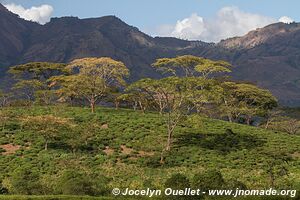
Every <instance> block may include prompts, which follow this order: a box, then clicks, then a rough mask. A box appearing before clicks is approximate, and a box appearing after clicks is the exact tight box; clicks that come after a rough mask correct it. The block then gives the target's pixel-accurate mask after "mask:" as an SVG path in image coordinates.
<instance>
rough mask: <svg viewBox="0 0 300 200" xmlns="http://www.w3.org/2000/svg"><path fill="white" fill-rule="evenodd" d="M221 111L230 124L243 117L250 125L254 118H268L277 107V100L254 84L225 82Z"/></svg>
mask: <svg viewBox="0 0 300 200" xmlns="http://www.w3.org/2000/svg"><path fill="white" fill-rule="evenodd" d="M222 87H223V88H224V90H223V91H224V93H223V98H222V100H223V101H222V105H221V106H220V108H221V110H222V111H223V112H224V113H225V114H226V115H227V117H228V119H229V121H230V122H232V121H233V120H234V119H238V118H239V117H241V116H243V117H244V118H245V120H246V123H247V124H248V125H250V123H251V119H252V118H253V116H255V115H258V116H266V115H267V113H268V112H269V111H270V110H272V109H273V108H275V107H277V105H278V104H277V99H276V98H275V97H274V96H273V95H272V94H271V93H270V92H269V91H268V90H265V89H261V88H258V87H256V86H255V85H252V84H246V83H234V82H224V83H223V84H222Z"/></svg>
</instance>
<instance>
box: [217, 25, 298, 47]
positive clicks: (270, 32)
mask: <svg viewBox="0 0 300 200" xmlns="http://www.w3.org/2000/svg"><path fill="white" fill-rule="evenodd" d="M297 30H300V24H299V23H291V24H285V23H282V22H279V23H275V24H270V25H268V26H266V27H264V28H258V29H256V30H253V31H250V32H249V33H247V34H246V35H245V36H242V37H233V38H229V39H226V40H222V41H221V42H220V43H219V45H220V46H222V47H225V48H240V49H249V48H253V47H255V46H258V45H260V44H263V43H265V42H267V41H268V40H270V39H272V38H274V37H277V36H280V35H284V34H289V33H292V32H294V31H297Z"/></svg>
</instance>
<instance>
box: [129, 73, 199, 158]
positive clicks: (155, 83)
mask: <svg viewBox="0 0 300 200" xmlns="http://www.w3.org/2000/svg"><path fill="white" fill-rule="evenodd" d="M188 82H189V78H179V77H168V78H163V79H160V80H153V79H142V80H140V81H137V82H135V83H133V84H132V85H131V86H129V87H130V88H136V89H137V90H138V91H139V92H140V93H143V94H144V95H145V96H148V98H150V99H151V100H152V101H153V102H154V103H155V104H156V106H155V107H154V108H156V109H157V110H158V111H160V112H161V114H162V116H163V117H164V119H165V123H166V127H167V135H168V138H167V143H166V146H165V149H164V150H165V151H170V150H171V146H172V140H173V134H174V129H175V128H176V126H177V125H178V123H180V121H181V120H182V119H183V118H184V117H185V115H186V114H188V113H189V112H190V111H191V110H192V109H193V106H192V105H191V104H190V102H189V95H188V94H189V91H188V90H187V88H188ZM162 159H163V157H162Z"/></svg>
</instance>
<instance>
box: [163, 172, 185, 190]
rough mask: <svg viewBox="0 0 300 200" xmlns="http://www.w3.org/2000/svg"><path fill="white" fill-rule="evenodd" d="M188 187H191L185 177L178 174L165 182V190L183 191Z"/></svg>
mask: <svg viewBox="0 0 300 200" xmlns="http://www.w3.org/2000/svg"><path fill="white" fill-rule="evenodd" d="M190 186H191V185H190V181H189V179H188V178H187V177H186V176H185V175H182V174H179V173H178V174H173V175H172V176H171V177H170V178H168V179H167V181H166V182H165V188H172V189H185V188H189V187H190Z"/></svg>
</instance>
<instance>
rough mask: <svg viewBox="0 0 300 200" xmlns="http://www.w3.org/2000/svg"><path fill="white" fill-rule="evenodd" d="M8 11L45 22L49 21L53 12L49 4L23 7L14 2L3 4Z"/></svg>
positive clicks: (28, 18)
mask: <svg viewBox="0 0 300 200" xmlns="http://www.w3.org/2000/svg"><path fill="white" fill-rule="evenodd" d="M4 6H5V7H6V8H7V9H8V10H9V11H11V12H13V13H15V14H17V15H19V16H20V17H21V18H23V19H26V20H30V21H34V22H39V23H40V24H45V23H47V22H49V20H50V17H51V15H52V12H53V7H52V6H50V5H46V4H45V5H41V6H39V7H35V6H33V7H31V8H29V9H26V8H24V7H23V6H21V5H16V4H14V3H11V4H6V5H4Z"/></svg>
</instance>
